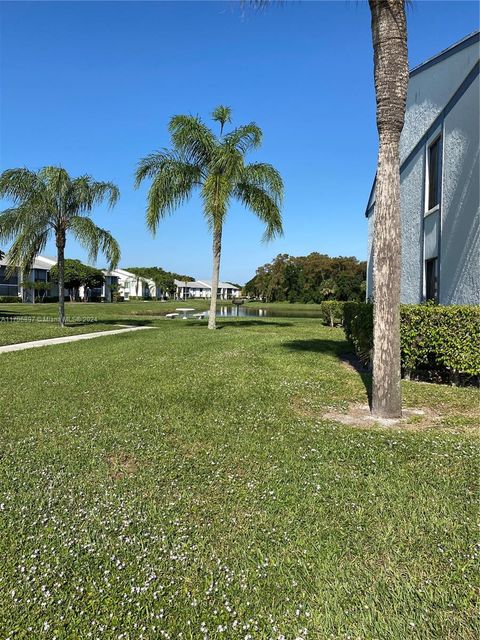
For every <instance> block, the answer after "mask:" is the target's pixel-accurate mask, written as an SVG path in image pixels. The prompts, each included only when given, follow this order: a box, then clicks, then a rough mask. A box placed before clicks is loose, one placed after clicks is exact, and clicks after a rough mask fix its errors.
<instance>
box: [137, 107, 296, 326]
mask: <svg viewBox="0 0 480 640" xmlns="http://www.w3.org/2000/svg"><path fill="white" fill-rule="evenodd" d="M212 118H213V120H214V121H215V122H218V123H219V125H220V133H219V136H216V135H215V134H214V133H213V131H212V130H211V129H209V128H208V127H207V126H206V125H205V124H204V123H203V122H202V120H200V118H198V117H194V116H185V115H179V116H174V117H173V118H172V119H171V120H170V124H169V132H170V136H171V140H172V149H171V150H168V149H163V150H161V151H157V152H156V153H152V154H151V155H149V156H147V157H146V158H143V159H142V160H141V161H140V163H139V165H138V168H137V172H136V186H137V187H138V186H139V185H140V184H141V182H142V181H143V180H144V179H145V178H151V179H152V184H151V187H150V190H149V193H148V202H147V212H146V217H147V224H148V227H149V228H150V230H151V231H152V233H153V234H155V232H156V230H157V226H158V223H159V221H160V220H161V219H163V218H164V217H166V216H167V215H168V214H170V213H172V212H173V211H174V210H175V209H176V208H177V207H179V206H180V205H182V204H183V203H184V202H185V201H186V200H187V199H188V198H189V197H190V195H191V193H192V192H193V190H194V189H195V188H198V189H199V190H200V194H201V198H202V201H203V213H204V215H205V218H206V220H207V223H208V225H209V227H210V228H211V230H212V235H213V273H212V298H211V303H210V315H209V320H208V328H209V329H215V326H216V325H215V314H216V308H217V290H218V281H219V273H220V257H221V250H222V228H223V223H224V220H225V217H226V215H227V211H228V207H229V204H230V201H231V200H232V199H233V198H236V199H237V200H239V201H240V202H241V203H243V204H244V205H245V207H246V208H248V209H250V210H251V211H252V212H253V213H254V214H255V215H256V216H257V217H258V218H260V220H262V222H264V223H265V225H266V229H265V234H264V239H265V240H269V239H271V238H273V237H274V236H276V235H278V234H281V233H282V231H283V229H282V217H281V212H280V209H281V204H282V200H283V182H282V178H281V177H280V174H279V173H278V171H277V170H276V169H274V167H272V166H271V165H270V164H265V163H261V162H255V163H251V164H246V163H245V156H246V154H247V153H248V152H249V151H250V150H252V149H256V148H258V147H259V146H260V144H261V141H262V131H261V130H260V129H259V127H257V125H256V124H254V123H250V124H247V125H243V126H240V127H238V128H236V129H233V130H232V131H230V132H229V133H224V128H225V125H226V124H227V123H230V122H231V110H230V108H229V107H224V106H220V107H217V108H216V109H215V111H214V112H213V114H212Z"/></svg>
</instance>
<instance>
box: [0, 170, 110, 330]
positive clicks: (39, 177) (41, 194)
mask: <svg viewBox="0 0 480 640" xmlns="http://www.w3.org/2000/svg"><path fill="white" fill-rule="evenodd" d="M0 197H5V198H9V199H11V200H12V201H13V204H14V205H15V206H13V207H12V208H10V209H6V210H5V211H3V212H2V213H1V214H0V240H2V241H5V242H10V241H12V240H13V244H12V246H11V247H10V250H9V251H8V253H7V260H8V263H9V265H10V271H11V272H13V270H14V269H15V268H16V267H17V266H18V267H20V269H21V270H22V271H29V270H30V268H31V265H32V263H33V260H34V258H35V256H36V255H37V254H39V253H40V252H41V251H43V249H44V248H45V245H46V244H47V241H48V239H49V238H50V236H53V237H54V238H55V243H56V247H57V265H58V303H59V307H58V309H59V323H60V326H61V327H64V326H65V299H64V267H65V242H66V235H67V232H71V233H72V235H73V236H74V237H75V238H76V240H78V242H79V243H80V244H81V245H82V246H83V247H85V249H86V250H87V251H88V253H89V257H90V259H91V260H96V259H97V255H98V252H99V251H101V252H102V253H103V254H104V255H105V257H106V258H107V260H108V262H109V264H110V268H114V267H115V266H116V265H117V264H118V261H119V259H120V247H119V246H118V243H117V241H116V240H115V239H114V238H113V236H112V235H111V234H110V233H109V232H108V231H106V230H105V229H101V228H100V227H97V226H96V225H95V224H94V223H93V221H92V220H91V219H90V217H89V216H90V213H91V211H92V209H93V207H94V206H95V205H96V204H99V203H101V202H103V200H105V198H108V204H109V206H110V207H113V206H114V205H115V203H116V202H117V200H118V198H119V191H118V189H117V187H116V186H115V185H114V184H112V183H111V182H96V181H94V180H93V179H92V178H91V177H90V176H86V175H85V176H80V177H79V178H71V177H70V176H69V175H68V173H67V172H66V171H65V169H62V168H61V167H44V168H43V169H41V170H40V171H38V172H35V171H29V170H28V169H9V170H7V171H4V172H3V173H2V174H1V175H0Z"/></svg>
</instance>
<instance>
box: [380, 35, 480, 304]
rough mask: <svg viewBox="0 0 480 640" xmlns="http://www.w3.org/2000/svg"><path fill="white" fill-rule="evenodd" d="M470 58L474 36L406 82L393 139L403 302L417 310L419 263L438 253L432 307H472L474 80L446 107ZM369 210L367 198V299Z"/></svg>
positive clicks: (476, 288) (476, 238) (476, 216)
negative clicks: (436, 148)
mask: <svg viewBox="0 0 480 640" xmlns="http://www.w3.org/2000/svg"><path fill="white" fill-rule="evenodd" d="M478 57H479V51H478V36H477V37H476V40H475V39H473V41H472V42H471V43H470V45H469V46H468V47H464V48H461V49H460V50H459V51H458V52H456V53H454V54H452V55H451V57H449V58H447V59H445V60H442V61H440V62H438V63H437V64H434V65H433V66H432V67H430V68H427V69H425V70H422V71H421V72H419V73H418V74H415V73H414V74H413V77H411V78H410V83H409V93H408V100H407V114H406V120H405V127H404V130H403V132H402V137H401V158H402V161H403V165H402V171H401V211H402V281H401V301H402V302H403V303H418V302H421V301H422V300H423V299H424V295H425V290H424V289H425V284H424V259H426V258H428V257H435V256H436V255H437V254H438V263H439V279H438V300H439V302H440V303H441V304H480V205H479V202H480V194H479V176H480V167H479V143H480V141H479V125H478V114H479V112H480V105H479V95H480V86H479V78H478V74H477V76H476V79H475V80H474V81H473V82H472V84H470V86H469V87H468V88H467V89H466V91H465V92H464V93H463V94H462V95H461V97H460V98H459V99H458V100H457V101H456V102H455V100H453V101H451V103H450V105H449V101H450V99H451V98H452V96H454V94H455V92H456V91H457V90H458V89H459V87H460V86H461V85H462V81H463V79H464V78H466V76H467V74H469V72H470V71H471V70H472V69H473V68H474V65H475V63H476V62H477V61H478ZM437 132H440V133H441V135H442V151H443V156H442V168H441V169H442V180H441V200H440V207H439V211H438V212H437V213H433V214H429V215H428V216H427V217H425V216H424V210H425V202H424V199H425V170H426V154H427V147H428V144H429V142H430V141H431V137H430V136H431V135H434V134H436V133H437ZM422 138H423V140H422ZM420 140H422V144H421V145H419V141H420ZM417 145H418V146H417ZM412 152H414V153H413V155H412ZM408 154H411V155H410V156H408ZM373 205H374V194H371V196H370V199H369V204H368V213H369V218H368V266H367V297H368V298H371V297H372V295H373V279H372V271H373V247H372V241H373V220H374V207H373Z"/></svg>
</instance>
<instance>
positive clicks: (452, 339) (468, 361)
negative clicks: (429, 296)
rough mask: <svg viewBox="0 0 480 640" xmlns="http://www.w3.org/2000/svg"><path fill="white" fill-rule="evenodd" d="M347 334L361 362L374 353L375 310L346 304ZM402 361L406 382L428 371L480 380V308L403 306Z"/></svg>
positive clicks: (448, 376) (370, 307)
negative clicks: (417, 374) (407, 379)
mask: <svg viewBox="0 0 480 640" xmlns="http://www.w3.org/2000/svg"><path fill="white" fill-rule="evenodd" d="M344 327H345V334H346V336H347V338H348V340H350V342H351V343H352V344H353V347H354V349H355V351H356V352H357V354H358V356H359V357H360V358H361V359H362V360H366V361H369V360H370V359H371V355H370V354H371V352H372V349H373V308H372V305H371V304H369V303H355V302H352V303H346V304H345V306H344ZM400 336H401V357H402V369H403V372H404V375H405V377H406V378H409V377H410V376H411V375H412V374H413V373H418V372H420V371H422V370H423V371H428V372H429V373H430V374H434V375H436V376H440V377H444V378H445V377H447V378H449V379H450V380H451V381H453V382H458V381H459V379H460V376H462V377H463V378H468V377H472V376H480V306H473V305H471V306H469V305H464V306H453V305H452V306H441V305H434V304H424V305H402V306H401V334H400Z"/></svg>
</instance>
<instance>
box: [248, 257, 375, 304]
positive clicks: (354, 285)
mask: <svg viewBox="0 0 480 640" xmlns="http://www.w3.org/2000/svg"><path fill="white" fill-rule="evenodd" d="M365 280H366V263H365V262H359V261H358V260H357V259H356V258H353V257H350V258H344V257H339V258H330V257H329V256H326V255H323V254H320V253H311V254H310V255H308V256H301V257H294V256H289V255H287V254H280V255H278V256H277V257H276V258H275V259H274V260H272V262H271V263H269V264H266V265H263V266H262V267H259V268H258V269H257V272H256V275H255V277H254V278H252V279H251V280H250V281H249V282H247V284H246V285H245V293H246V295H248V296H252V297H255V298H261V299H262V300H265V301H266V302H276V301H277V302H281V301H286V300H288V301H289V302H316V303H318V302H322V301H323V300H340V301H346V300H358V301H360V300H364V299H365Z"/></svg>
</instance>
